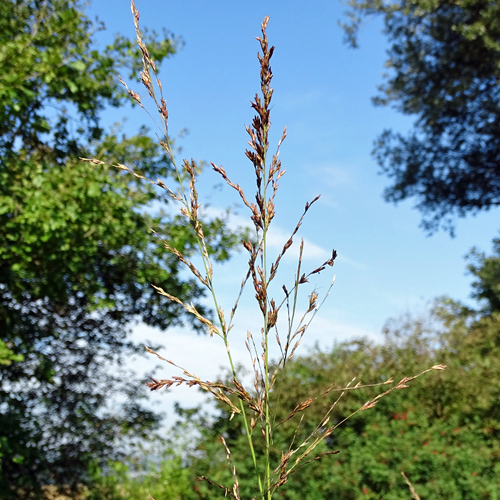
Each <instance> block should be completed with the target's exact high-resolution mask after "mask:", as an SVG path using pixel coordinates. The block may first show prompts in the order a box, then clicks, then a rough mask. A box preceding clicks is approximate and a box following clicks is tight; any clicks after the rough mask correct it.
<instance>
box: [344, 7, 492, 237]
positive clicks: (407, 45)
mask: <svg viewBox="0 0 500 500" xmlns="http://www.w3.org/2000/svg"><path fill="white" fill-rule="evenodd" d="M349 5H350V7H351V11H350V13H349V17H350V22H349V23H346V24H344V25H343V26H344V28H345V30H346V35H347V38H348V40H349V41H350V42H351V43H352V44H353V45H355V44H356V38H357V32H358V29H359V26H360V22H361V20H362V18H363V17H366V16H382V17H383V19H384V25H385V30H384V32H385V34H386V35H387V37H388V39H389V42H390V48H389V50H388V60H387V63H386V65H387V67H388V68H389V74H388V75H387V77H386V82H385V83H384V84H383V85H382V86H381V87H380V90H381V95H379V96H378V97H377V98H375V100H374V101H375V103H376V104H379V105H387V104H393V105H394V106H395V107H396V109H398V110H400V111H401V112H403V113H405V114H408V115H411V116H415V118H416V120H415V125H414V129H413V131H412V132H411V133H410V134H409V135H407V136H403V135H402V134H399V133H395V132H392V131H389V130H386V131H385V132H383V133H382V135H381V136H380V137H379V138H378V140H377V141H376V145H375V150H374V155H375V157H376V159H377V161H378V163H379V164H380V166H381V170H382V172H383V173H384V174H386V175H387V176H388V177H390V178H391V179H392V181H393V183H392V185H391V186H390V187H388V188H387V189H386V191H385V198H386V200H388V201H392V202H399V201H401V200H404V199H407V198H414V199H415V200H416V202H417V203H416V206H417V208H418V209H419V210H420V211H421V212H422V213H423V222H422V225H423V227H424V228H425V229H426V230H428V231H431V232H432V231H434V230H436V229H437V228H438V227H439V226H440V225H443V226H444V227H445V228H447V229H449V230H452V229H453V219H454V217H456V216H459V217H463V216H465V215H466V214H475V213H477V212H479V211H481V210H489V209H491V208H494V207H498V206H500V85H499V81H500V4H499V3H498V2H490V1H482V0H473V1H469V0H458V1H448V0H445V1H442V0H416V1H407V0H395V1H390V2H386V1H383V0H364V1H362V0H351V1H349Z"/></svg>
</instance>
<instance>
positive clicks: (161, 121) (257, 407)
mask: <svg viewBox="0 0 500 500" xmlns="http://www.w3.org/2000/svg"><path fill="white" fill-rule="evenodd" d="M131 6H132V13H133V18H134V24H135V29H136V36H137V43H138V45H139V47H140V49H141V53H142V63H143V69H142V71H141V73H140V79H141V81H142V84H143V85H144V87H145V88H146V90H147V93H148V95H149V97H150V98H151V99H152V101H153V103H154V105H155V107H156V111H157V117H156V120H155V122H156V123H157V125H158V129H159V144H160V145H161V147H162V148H163V149H164V150H165V152H166V154H167V156H168V158H169V160H170V161H171V163H172V165H173V167H174V170H175V172H176V176H177V183H178V185H179V186H180V188H179V189H178V190H174V189H170V188H169V187H168V186H167V185H166V183H165V182H164V181H162V180H160V179H157V180H152V179H146V178H145V177H143V176H142V175H140V174H139V173H136V172H135V171H134V170H133V169H132V168H129V167H127V166H125V165H122V164H118V165H114V166H115V167H117V168H119V169H122V170H125V171H127V172H129V173H130V174H132V175H134V176H136V177H137V178H140V179H143V180H144V181H147V182H150V183H151V184H153V185H155V186H157V187H158V188H160V189H163V190H164V191H165V192H166V193H167V195H168V196H170V197H171V198H172V199H173V200H175V201H176V202H177V203H178V204H179V205H180V212H181V214H182V216H183V217H185V218H186V221H187V222H188V223H189V225H190V226H191V228H192V231H193V233H194V236H195V238H196V241H197V245H198V253H199V257H200V258H201V259H200V260H201V262H202V268H201V269H199V268H198V267H197V266H196V265H195V264H194V263H193V262H192V261H190V260H189V259H188V258H187V257H186V256H184V255H183V254H182V253H181V252H180V251H179V250H178V249H176V248H175V247H174V246H172V245H171V244H170V243H169V242H168V241H166V240H165V239H163V238H162V237H161V235H157V236H158V237H159V238H160V241H162V243H163V245H164V246H165V248H166V249H167V250H168V251H169V252H171V253H172V254H173V255H175V256H176V257H177V258H178V259H179V261H180V262H182V263H183V264H184V265H185V267H186V268H187V269H188V270H189V271H190V272H191V273H192V274H193V276H194V277H195V278H196V279H197V280H198V281H199V283H200V284H201V285H202V286H203V287H204V288H205V289H206V290H207V292H208V295H209V296H210V297H211V298H212V300H213V309H214V311H215V316H216V321H213V320H211V319H209V318H207V317H205V316H204V315H203V314H201V313H200V312H199V311H198V310H197V309H196V308H195V307H194V305H193V304H189V303H185V302H183V301H181V300H180V299H179V298H177V297H175V296H173V295H171V294H170V293H168V291H165V290H163V289H162V288H160V287H158V286H155V285H153V286H154V288H155V290H156V291H157V292H158V293H159V294H161V295H163V296H165V297H166V299H168V300H170V301H174V302H176V303H178V304H180V305H181V306H183V307H184V308H185V309H186V311H187V312H188V313H190V314H191V315H192V316H193V317H194V318H195V319H196V320H197V321H199V322H200V323H201V324H202V325H203V326H204V327H205V328H206V330H207V331H208V333H209V334H210V336H211V337H219V338H220V339H221V341H222V342H223V343H224V345H225V349H226V352H227V356H228V364H229V368H230V371H231V377H230V381H229V382H226V383H223V382H221V381H215V382H212V381H206V380H201V379H200V378H198V377H197V376H196V375H195V374H194V373H193V372H192V371H190V370H188V369H185V368H183V367H180V366H179V365H177V364H176V363H174V362H173V361H171V360H168V359H165V358H164V357H162V356H161V355H160V354H159V353H157V352H155V351H153V350H151V349H148V351H149V352H150V353H151V354H153V355H155V356H157V357H158V358H159V359H160V360H162V361H164V362H166V363H167V364H169V365H170V366H171V367H173V368H175V369H176V370H179V371H180V372H181V373H182V376H179V375H176V376H172V377H171V378H168V379H164V380H152V381H151V382H149V383H148V386H149V387H150V389H151V390H159V389H162V388H165V389H169V388H171V387H172V386H180V385H187V386H189V387H198V388H200V389H202V390H204V391H206V392H207V393H210V394H211V395H212V396H213V397H214V398H216V399H217V400H218V401H220V402H221V403H223V404H225V405H227V407H228V408H229V411H230V414H231V418H232V417H233V416H235V415H237V417H236V418H241V419H242V421H243V428H244V429H245V433H246V436H247V440H248V448H249V450H250V454H251V456H252V461H253V467H254V472H255V486H256V491H255V496H256V497H258V498H259V499H261V500H264V499H267V500H270V499H271V498H272V496H273V495H274V494H275V493H276V491H277V490H278V488H279V487H280V486H282V485H283V484H285V483H286V482H287V480H288V478H289V476H290V474H293V473H296V472H297V471H298V470H300V469H301V468H302V467H303V466H304V465H306V464H308V463H310V462H311V461H314V460H319V459H322V458H324V457H325V456H327V455H331V454H336V453H338V452H339V451H338V450H334V451H329V452H323V453H319V454H317V455H316V454H315V450H316V448H317V447H318V445H319V444H320V443H321V442H322V441H324V440H325V439H326V438H327V437H328V436H330V435H331V434H332V433H333V432H335V431H336V430H337V429H338V427H339V426H340V425H342V423H344V422H345V420H346V419H347V418H351V417H352V416H354V415H356V414H357V413H359V412H362V411H366V410H369V409H371V408H373V407H374V406H375V405H376V404H377V402H378V401H379V400H380V399H381V398H383V397H385V396H387V395H389V394H390V393H391V392H392V391H394V390H399V389H404V388H406V387H408V384H409V383H410V382H411V381H413V380H414V379H416V378H417V377H419V376H421V375H423V374H424V373H426V372H428V371H431V370H442V369H444V366H442V365H436V366H433V367H432V368H430V369H429V370H425V371H424V372H422V373H419V374H417V375H414V376H409V377H404V378H403V379H402V380H400V381H399V382H398V383H395V382H394V380H393V379H392V378H390V379H388V380H387V381H385V382H382V383H377V384H363V383H361V382H357V383H355V380H354V379H353V380H352V381H351V382H349V383H348V384H347V385H345V386H338V385H332V386H331V387H329V388H328V389H327V390H326V391H324V392H323V393H321V394H318V395H315V396H310V397H308V398H307V399H305V400H304V401H297V402H296V406H295V408H294V409H293V411H292V412H291V413H290V414H289V415H288V416H287V417H286V418H285V419H284V420H281V421H278V422H276V421H275V418H274V417H273V415H272V405H271V404H270V403H271V400H272V398H273V387H274V386H275V384H277V383H278V380H279V376H280V373H282V371H283V370H285V369H286V366H287V363H289V362H290V360H291V359H292V357H293V356H294V355H295V353H296V351H297V348H298V347H299V345H300V343H301V342H302V340H303V338H304V336H305V334H306V333H307V330H308V328H309V326H310V325H311V322H312V321H313V319H314V317H315V315H316V314H317V312H318V310H319V309H320V307H321V305H322V304H323V303H324V300H325V299H326V298H327V297H328V295H329V294H330V290H331V287H332V286H333V283H334V279H332V280H331V284H330V287H329V288H328V289H327V291H326V293H325V294H324V296H323V297H320V296H319V293H318V292H317V291H313V292H311V293H310V295H309V297H308V302H307V305H306V307H305V308H304V309H305V312H304V313H302V314H299V313H298V311H299V301H300V289H301V288H302V287H303V285H305V284H306V283H308V282H309V280H310V278H311V277H313V276H314V275H317V274H319V273H322V272H323V271H325V270H328V269H330V268H332V267H333V265H334V262H335V259H336V257H337V252H336V251H335V250H333V251H332V254H331V257H330V258H329V259H327V260H326V261H325V262H323V263H321V264H320V265H319V266H317V267H316V268H314V269H312V270H310V271H304V270H303V258H302V256H303V251H304V242H303V241H301V242H300V243H299V245H300V247H299V259H298V263H297V269H296V273H295V277H294V279H293V280H292V281H291V283H288V284H284V285H282V286H281V291H282V294H283V295H282V296H281V297H280V298H275V297H272V296H271V292H270V290H271V284H272V282H273V281H274V280H275V279H276V277H277V272H278V269H279V267H280V264H281V262H282V260H283V257H284V256H285V255H286V253H287V252H288V251H289V250H290V248H291V247H292V245H293V244H294V238H295V237H296V236H297V233H298V231H299V229H300V227H301V225H302V223H303V220H304V217H305V215H306V214H307V212H308V211H309V210H310V209H311V207H312V206H313V204H314V203H315V202H316V201H317V200H318V199H319V196H318V197H316V198H314V199H313V200H312V201H311V202H308V203H306V204H305V207H304V210H303V213H302V215H301V217H300V218H299V220H298V222H297V224H296V226H295V228H294V229H293V231H292V232H291V235H290V237H289V238H288V240H287V241H286V242H285V244H284V245H283V247H282V249H281V250H280V251H279V253H278V254H277V255H275V256H274V258H273V257H272V256H270V252H269V245H268V235H269V231H271V225H272V223H273V220H274V217H275V214H276V203H275V200H276V194H277V192H278V189H279V181H280V180H281V179H282V177H283V176H284V174H285V170H284V169H283V167H282V164H281V160H280V158H279V153H280V147H281V146H282V143H283V141H284V140H285V138H286V128H285V129H284V131H283V133H282V135H281V139H280V140H279V142H278V145H277V148H276V151H275V153H274V154H273V155H272V156H270V153H269V147H270V146H269V131H270V127H271V119H270V115H271V101H272V96H273V88H272V86H271V82H272V77H273V74H272V71H271V64H270V63H271V58H272V56H273V52H274V47H272V46H269V42H268V38H267V33H266V28H267V25H268V22H269V18H268V17H266V18H265V19H264V21H263V23H262V25H261V36H260V37H258V38H257V40H258V42H259V44H260V53H259V55H258V59H259V64H260V94H256V95H255V97H254V100H253V102H252V108H253V110H254V111H255V116H254V118H253V121H252V124H251V125H250V126H247V127H246V130H247V133H248V136H249V140H248V144H249V148H248V149H247V150H246V151H245V154H246V156H247V158H248V159H249V160H250V162H251V164H252V168H253V171H254V174H255V182H256V189H255V192H254V194H253V195H252V197H250V196H249V195H248V194H247V192H246V191H245V190H244V189H243V187H242V186H240V184H238V183H237V182H235V181H233V180H232V179H231V178H230V176H229V175H228V173H227V172H226V170H225V169H224V168H223V167H222V166H218V165H216V164H215V163H212V168H213V169H214V171H215V172H217V173H218V174H219V175H220V176H221V178H222V179H223V180H224V181H225V182H226V183H227V185H228V186H230V187H231V188H232V189H234V190H235V191H236V192H237V193H238V195H239V197H240V199H241V201H242V203H243V204H244V205H245V206H246V207H247V208H248V210H249V220H250V225H251V226H253V229H254V237H253V238H249V239H247V240H245V241H243V242H242V245H243V248H244V250H245V251H246V252H247V254H248V268H247V269H246V271H245V273H244V276H243V277H242V278H243V279H242V283H241V287H240V290H239V293H238V295H237V297H236V300H235V302H234V305H233V306H232V308H231V310H230V313H229V315H226V313H225V311H224V310H223V309H222V308H221V307H219V304H218V300H217V292H216V286H215V281H214V271H213V265H212V262H211V256H210V251H209V246H208V245H207V241H206V238H205V233H204V228H203V222H202V220H201V219H200V202H199V197H198V192H197V188H196V177H197V175H198V168H197V166H196V164H195V163H194V162H193V161H192V160H191V161H188V160H183V161H182V162H181V163H180V166H179V167H178V165H177V162H176V158H175V154H174V150H173V148H172V143H171V140H170V138H169V134H168V118H169V115H168V110H167V104H166V99H165V98H164V96H163V90H162V85H161V81H160V79H159V78H158V76H157V70H156V66H155V63H154V61H153V60H152V59H151V56H150V54H149V52H148V49H147V47H146V46H145V44H144V43H143V41H142V38H141V31H140V28H139V13H138V11H137V9H136V7H135V4H134V1H133V0H132V3H131ZM122 83H123V85H124V86H125V88H126V89H127V91H128V93H129V95H130V96H131V98H132V99H133V100H134V101H135V102H137V103H138V104H139V105H140V106H141V108H143V109H145V107H144V105H143V103H142V101H141V98H140V96H139V94H138V93H137V92H135V91H134V90H130V89H129V88H128V87H127V85H126V84H125V83H124V82H123V81H122ZM85 161H89V162H91V163H94V164H101V163H103V162H101V161H99V160H89V159H85ZM247 285H249V286H250V287H252V288H253V292H254V295H255V301H256V307H257V309H258V311H259V314H260V316H261V328H260V331H259V332H252V331H248V329H247V328H245V327H244V326H245V325H242V326H243V328H242V329H243V330H246V331H247V335H246V339H238V338H233V337H231V336H230V333H231V330H232V329H233V326H234V320H235V313H236V310H237V309H238V305H239V302H240V298H241V296H242V294H243V291H244V289H245V288H246V286H247ZM282 315H283V316H285V320H284V321H282V322H281V323H280V321H279V318H280V317H281V316H282ZM282 324H284V325H285V327H284V332H283V331H282V330H281V326H282ZM234 331H236V329H235V330H234ZM230 340H231V342H230ZM238 341H242V342H245V345H246V348H247V350H248V352H249V354H250V359H251V368H252V373H253V375H254V376H253V388H252V389H248V388H246V387H245V383H244V381H243V380H242V379H241V378H240V376H239V373H238V372H237V370H236V368H235V364H234V362H233V358H232V355H231V344H232V343H233V342H238ZM272 342H276V346H277V349H278V351H277V352H279V359H278V360H273V361H272V360H271V343H272ZM377 386H383V390H382V391H381V392H380V394H379V395H378V396H376V397H375V398H373V399H371V400H370V401H367V402H366V403H365V404H364V405H362V406H361V407H359V408H358V409H357V410H356V411H354V412H352V413H351V414H350V415H348V416H347V417H346V418H345V419H344V420H342V421H340V422H331V421H330V414H331V413H332V411H333V409H334V408H335V406H336V405H337V403H338V402H339V400H340V399H341V398H342V397H344V396H345V395H346V394H347V393H348V392H350V391H354V390H362V389H363V388H367V387H377ZM387 387H388V388H387ZM332 396H333V397H332ZM319 398H332V402H331V404H330V405H329V409H328V410H327V412H326V413H325V415H324V416H323V417H322V418H321V420H320V421H319V422H318V423H317V425H316V426H315V427H314V428H313V431H312V432H311V433H310V434H309V435H308V436H307V437H306V438H305V439H304V440H303V441H302V442H300V443H296V442H295V438H296V436H297V435H298V432H297V431H298V429H299V428H300V426H301V424H302V422H303V420H304V418H306V417H305V415H307V410H308V408H310V407H311V406H312V405H313V404H314V403H315V402H316V401H317V400H318V399H319ZM292 419H298V423H297V427H296V430H295V433H294V437H293V439H292V441H291V442H290V443H289V446H288V448H287V449H285V450H283V451H282V453H281V458H280V459H279V461H278V463H272V454H271V445H272V443H273V433H274V432H278V431H279V428H280V426H281V425H282V424H283V423H284V422H287V421H289V420H292ZM260 439H263V440H264V446H259V450H260V449H263V450H264V451H263V453H262V454H257V453H256V451H255V450H256V447H255V443H256V441H257V440H260ZM221 445H222V446H223V447H224V449H225V452H226V457H227V463H228V466H229V468H230V471H231V475H232V477H233V484H232V485H221V484H218V483H216V482H214V481H212V480H211V479H210V478H208V477H205V476H203V475H201V476H200V479H202V480H204V481H207V482H208V483H209V484H212V485H213V486H214V487H217V488H220V489H221V490H222V491H223V492H224V495H225V496H229V497H232V498H235V499H239V498H240V488H239V482H238V470H237V468H236V467H235V466H234V464H233V462H232V459H231V451H230V449H229V447H228V444H227V443H226V441H225V440H224V438H222V439H221ZM200 472H202V471H200Z"/></svg>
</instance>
